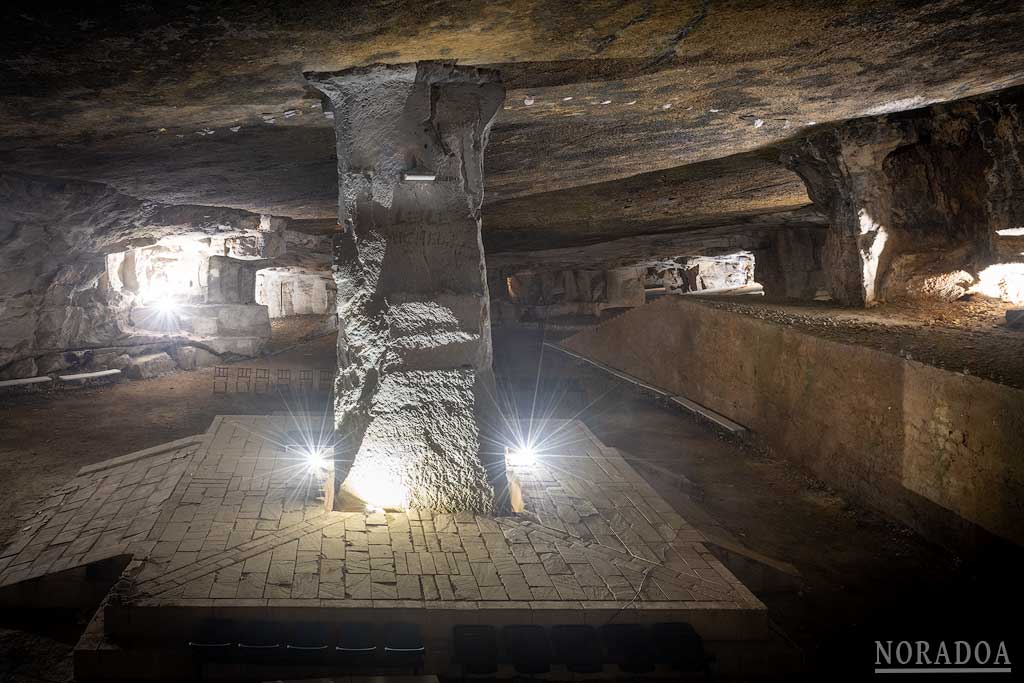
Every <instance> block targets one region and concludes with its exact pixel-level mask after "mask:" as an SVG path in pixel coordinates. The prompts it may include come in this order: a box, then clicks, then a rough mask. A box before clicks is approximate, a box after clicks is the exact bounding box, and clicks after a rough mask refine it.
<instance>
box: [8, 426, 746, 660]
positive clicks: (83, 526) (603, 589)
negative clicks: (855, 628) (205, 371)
mask: <svg viewBox="0 0 1024 683" xmlns="http://www.w3.org/2000/svg"><path fill="white" fill-rule="evenodd" d="M293 419H294V418H291V417H287V416H220V417H218V418H216V419H215V420H214V422H213V424H212V425H211V427H210V429H209V430H208V432H207V433H206V434H205V435H202V436H200V437H195V438H193V439H191V440H188V439H186V440H182V441H180V442H175V444H172V445H170V446H169V447H166V448H163V449H161V448H156V449H150V450H149V451H144V452H141V453H139V454H134V455H131V456H125V457H124V458H120V459H118V460H116V461H108V462H107V463H101V464H100V465H96V466H92V467H91V468H87V470H83V471H82V472H81V473H80V474H79V476H78V477H76V479H75V480H74V481H72V482H71V483H69V484H68V485H67V486H66V487H64V488H63V489H61V490H60V491H59V492H56V493H55V495H54V497H53V498H52V499H50V501H49V502H48V504H47V506H46V508H45V509H44V510H43V511H42V512H41V514H40V516H39V519H38V520H36V521H35V523H33V524H32V525H30V526H29V527H28V528H26V529H25V530H24V531H23V532H22V533H21V534H20V535H19V536H17V537H16V538H15V539H14V541H13V543H12V544H11V545H10V546H8V547H7V549H5V550H4V551H3V556H2V559H0V571H2V572H3V573H2V574H0V585H2V584H4V583H6V584H11V583H15V582H18V581H21V580H24V579H28V578H31V577H39V576H43V575H46V574H48V573H54V572H58V571H61V570H64V569H68V568H70V567H73V566H76V565H80V564H82V563H88V562H92V561H94V560H98V559H103V558H105V557H114V556H124V555H128V554H130V555H132V556H133V559H132V560H131V563H130V564H129V565H128V569H127V570H126V572H125V575H124V579H123V580H122V581H121V582H120V584H119V586H118V587H117V588H116V589H115V592H116V593H117V599H116V600H112V601H111V604H110V605H108V607H107V609H106V610H105V612H106V620H107V623H106V625H105V629H106V634H107V636H108V637H112V638H113V639H114V640H115V641H116V640H117V636H118V635H119V631H121V630H122V629H123V630H124V631H125V633H128V632H131V633H133V634H136V635H137V634H138V632H139V631H140V629H141V630H142V631H146V630H149V631H153V632H154V633H158V632H159V633H164V632H166V633H167V635H168V637H174V636H172V634H173V632H174V629H175V628H179V627H180V628H184V627H183V626H181V623H183V620H182V618H181V616H182V615H183V614H186V613H187V614H191V615H193V618H195V619H199V618H201V617H202V615H208V614H210V613H211V611H215V612H219V613H220V614H222V615H223V614H238V615H241V614H243V613H249V612H248V611H250V610H254V609H255V610H256V611H258V612H261V613H263V612H264V610H271V611H275V610H276V611H277V612H278V616H280V617H281V618H284V615H285V614H287V615H290V616H289V618H299V617H296V616H295V615H297V614H300V613H301V612H302V611H303V610H302V608H336V609H342V610H358V612H359V613H360V614H362V615H364V616H366V615H369V616H368V617H367V618H369V619H374V618H377V617H375V616H374V615H381V614H386V615H388V616H387V617H383V618H388V619H391V618H396V617H397V616H398V614H399V612H401V613H402V615H403V616H402V618H405V619H415V620H417V621H422V622H423V623H424V624H438V623H441V622H440V621H438V620H442V619H443V620H445V621H444V623H445V624H447V623H449V622H451V621H453V620H454V621H455V622H458V621H460V620H461V621H465V620H470V621H480V622H484V623H487V622H493V623H509V622H510V620H511V621H517V622H519V623H522V622H524V621H525V622H526V623H530V622H533V623H556V622H557V623H567V622H568V623H572V622H577V623H582V622H586V623H595V624H598V623H605V622H607V621H609V620H610V619H618V620H622V621H636V620H644V621H646V620H651V621H659V620H660V621H664V620H667V619H685V620H687V621H689V622H690V623H692V624H694V626H695V627H696V628H698V630H699V631H701V632H702V633H703V634H704V636H705V638H711V639H721V640H732V639H744V638H749V637H751V628H753V629H755V630H756V629H757V628H760V627H761V626H763V624H764V616H765V612H764V605H763V604H762V603H761V602H760V601H759V600H757V598H755V597H754V596H753V595H752V594H751V593H750V591H748V590H747V589H746V588H745V587H744V586H743V585H742V584H741V583H740V582H739V581H738V580H737V579H736V578H735V577H734V576H733V575H732V574H731V573H730V572H729V571H728V570H727V569H726V568H725V567H723V566H722V565H721V563H719V562H718V560H717V559H715V557H714V556H712V555H711V554H710V553H709V552H708V550H707V549H706V548H705V546H704V545H703V543H702V541H703V537H702V536H701V534H700V533H699V532H698V531H697V530H695V529H694V528H693V527H691V526H690V525H689V524H688V523H687V522H686V520H684V519H683V518H682V517H680V516H679V515H678V514H676V513H675V512H674V511H673V510H672V509H671V507H670V506H669V505H668V504H667V503H665V502H664V501H663V500H662V499H661V498H660V497H659V496H658V495H657V494H656V493H655V492H654V490H653V489H652V488H651V487H650V486H649V485H648V484H647V483H646V482H645V481H644V480H643V478H642V477H640V476H639V475H638V474H637V473H636V472H634V471H633V469H632V468H631V467H630V466H629V465H628V464H627V463H626V461H625V460H624V459H623V458H622V457H621V455H620V454H619V453H618V451H616V450H615V449H612V448H608V447H606V446H604V445H603V444H602V443H601V442H600V441H598V439H597V438H596V437H595V436H594V435H593V434H592V433H591V432H590V431H589V430H588V429H587V428H586V427H585V426H584V425H583V424H582V423H580V422H578V421H573V422H568V423H552V424H550V425H548V427H547V429H548V430H549V431H550V430H555V429H557V430H560V432H561V433H560V434H559V438H558V439H557V441H558V442H559V443H560V444H562V445H560V446H559V448H558V449H557V452H552V453H542V454H541V455H540V458H539V461H538V463H537V464H535V465H533V466H530V467H516V468H514V469H513V470H512V471H511V478H512V479H513V480H514V481H515V482H517V483H518V485H519V487H520V489H521V493H522V500H523V504H524V507H525V510H524V512H522V513H521V514H518V515H513V516H507V517H490V516H482V515H473V514H467V513H460V514H439V513H430V512H426V511H408V512H402V513H393V512H388V513H383V512H380V513H372V512H328V511H325V509H324V503H323V500H322V487H321V486H320V485H319V484H318V482H317V481H316V480H315V479H314V478H313V477H311V476H310V475H309V474H308V473H307V471H306V469H305V465H304V463H302V462H300V461H297V460H296V459H294V456H293V455H292V454H290V453H288V452H286V449H285V448H284V447H283V443H285V439H286V436H285V435H286V434H288V433H289V432H292V431H294V428H295V425H294V424H290V421H291V420H293ZM0 590H2V589H0ZM168 609H170V610H171V611H172V612H173V613H174V614H176V615H177V616H176V617H175V618H174V619H172V620H168V619H165V618H164V617H165V616H166V615H167V614H169V613H170V612H168ZM182 610H185V611H182ZM243 610H245V611H246V612H243ZM252 613H253V614H255V612H252ZM322 613H323V612H320V613H318V614H322ZM353 613H354V612H353ZM453 615H454V616H453ZM264 616H265V614H264ZM185 621H188V620H185ZM171 622H173V623H171ZM88 635H89V634H88V633H87V636H88ZM93 636H94V637H93V641H92V643H93V646H96V647H101V643H100V641H101V640H103V639H102V638H100V637H99V635H98V634H95V633H94V634H93ZM79 647H80V649H82V648H83V647H84V648H86V649H88V648H89V647H90V641H89V638H84V639H83V643H80V646H79Z"/></svg>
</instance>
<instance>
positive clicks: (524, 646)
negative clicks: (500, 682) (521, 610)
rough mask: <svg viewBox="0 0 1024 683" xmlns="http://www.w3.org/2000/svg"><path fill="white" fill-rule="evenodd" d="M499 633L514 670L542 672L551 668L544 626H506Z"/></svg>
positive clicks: (530, 672) (525, 672) (531, 672)
mask: <svg viewBox="0 0 1024 683" xmlns="http://www.w3.org/2000/svg"><path fill="white" fill-rule="evenodd" d="M501 635H502V640H504V641H505V652H506V654H507V655H508V658H509V661H510V662H511V663H512V666H514V667H515V668H516V671H518V672H519V673H523V674H542V673H547V672H548V671H550V670H551V645H550V644H549V643H548V637H547V634H546V633H545V632H544V627H542V626H538V625H536V624H529V625H526V624H524V625H521V626H520V625H516V626H506V627H504V628H503V629H502V634H501Z"/></svg>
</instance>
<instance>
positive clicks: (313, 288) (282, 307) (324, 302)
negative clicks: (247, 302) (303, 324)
mask: <svg viewBox="0 0 1024 683" xmlns="http://www.w3.org/2000/svg"><path fill="white" fill-rule="evenodd" d="M335 296H336V291H335V286H334V281H333V280H332V279H331V277H330V275H329V274H324V273H315V272H313V273H305V272H296V271H295V270H294V269H273V268H271V269H267V270H261V271H259V272H258V273H256V302H257V303H260V304H263V305H265V306H266V307H267V308H268V309H269V313H270V317H271V318H284V317H287V316H290V315H328V314H330V315H333V314H334V305H335V304H334V299H335Z"/></svg>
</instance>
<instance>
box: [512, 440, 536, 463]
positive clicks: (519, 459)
mask: <svg viewBox="0 0 1024 683" xmlns="http://www.w3.org/2000/svg"><path fill="white" fill-rule="evenodd" d="M505 457H506V460H507V461H508V464H509V465H511V466H512V467H532V466H533V465H534V464H536V462H537V451H536V450H534V448H533V446H530V445H524V446H514V447H511V448H509V449H508V451H507V453H506V456H505Z"/></svg>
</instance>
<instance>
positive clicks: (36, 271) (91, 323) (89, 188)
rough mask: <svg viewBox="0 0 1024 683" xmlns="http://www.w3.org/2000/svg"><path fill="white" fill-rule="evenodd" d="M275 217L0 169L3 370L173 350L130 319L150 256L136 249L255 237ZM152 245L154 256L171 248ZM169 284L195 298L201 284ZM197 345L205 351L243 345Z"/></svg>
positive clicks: (5, 373)
mask: <svg viewBox="0 0 1024 683" xmlns="http://www.w3.org/2000/svg"><path fill="white" fill-rule="evenodd" d="M279 223H280V221H279V220H278V219H271V218H270V217H267V216H260V215H257V214H252V213H249V212H246V211H238V210H234V209H220V208H217V207H206V206H175V205H164V204H157V203H152V202H141V201H139V200H137V199H135V198H133V197H128V196H126V195H123V194H120V193H118V192H116V191H114V190H112V189H110V188H109V187H106V186H104V185H100V184H96V183H86V182H78V181H65V180H55V179H49V178H40V177H36V176H28V175H22V174H14V173H0V379H14V378H21V377H32V376H35V375H37V374H48V373H52V372H58V371H66V370H67V371H90V370H95V369H102V368H105V367H121V366H123V365H125V364H127V363H128V362H129V361H127V360H126V357H127V356H136V355H139V354H149V353H152V351H153V349H154V348H161V349H163V348H167V349H168V350H173V348H174V346H175V345H174V344H170V345H169V344H166V343H159V345H158V347H154V346H153V345H154V344H157V343H158V342H165V341H166V340H160V339H156V338H154V337H153V336H151V335H145V334H142V335H140V334H139V333H138V331H137V330H136V329H135V328H134V327H133V325H132V321H131V317H130V311H131V307H132V305H133V303H134V301H135V299H136V298H137V297H138V294H139V292H137V291H135V290H133V289H132V287H133V286H135V287H136V289H137V285H138V282H137V279H138V277H139V276H140V275H142V274H144V273H146V272H148V271H149V270H152V268H151V266H153V265H154V263H148V262H147V263H148V265H147V263H144V262H142V261H146V259H142V261H138V262H137V261H136V256H139V255H140V254H142V253H143V252H142V248H144V247H152V246H153V245H156V244H157V243H158V242H159V241H160V240H169V239H172V238H176V239H178V240H183V239H185V238H188V240H192V241H197V240H202V239H210V238H213V239H224V238H228V237H242V236H245V235H254V236H255V237H254V238H253V239H254V240H257V241H259V240H261V239H264V237H263V236H264V235H266V234H269V233H270V232H274V233H276V231H277V230H278V229H279V228H280V224H279ZM243 246H244V245H240V246H239V248H238V249H233V250H231V251H232V253H234V251H239V250H241V247H243ZM150 251H152V253H149V252H147V255H148V256H154V258H155V259H156V260H159V259H161V258H164V257H168V256H171V255H172V254H171V252H172V251H173V250H171V249H168V250H164V251H161V250H150ZM117 255H120V256H117ZM129 261H130V263H129ZM196 274H197V277H198V276H199V273H198V271H197V273H196ZM166 284H167V283H162V282H157V283H155V285H154V287H155V288H156V289H160V288H163V287H166ZM176 293H177V294H179V295H181V296H185V297H186V298H188V297H199V296H200V295H201V286H200V283H199V282H193V283H192V286H191V287H189V288H187V291H180V292H176ZM201 346H204V347H205V348H206V349H208V351H207V353H208V355H209V354H210V353H221V352H224V353H228V354H235V355H238V354H241V355H245V350H246V349H245V348H243V346H244V345H243V346H239V345H237V344H236V345H233V346H232V345H230V344H229V345H228V348H225V347H224V346H223V345H218V344H206V345H201ZM249 346H252V345H251V344H249ZM246 348H248V347H246Z"/></svg>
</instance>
